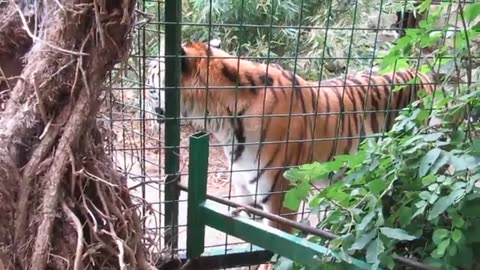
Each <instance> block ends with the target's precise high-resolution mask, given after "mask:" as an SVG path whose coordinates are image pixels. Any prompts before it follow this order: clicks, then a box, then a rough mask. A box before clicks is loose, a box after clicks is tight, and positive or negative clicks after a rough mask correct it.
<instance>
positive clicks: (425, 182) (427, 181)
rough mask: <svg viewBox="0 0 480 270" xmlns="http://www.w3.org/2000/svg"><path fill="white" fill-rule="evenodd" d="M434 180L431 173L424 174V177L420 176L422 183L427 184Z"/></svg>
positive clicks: (434, 177) (435, 178)
mask: <svg viewBox="0 0 480 270" xmlns="http://www.w3.org/2000/svg"><path fill="white" fill-rule="evenodd" d="M436 180H437V177H436V176H434V175H432V174H429V175H426V176H425V177H423V178H422V185H424V186H428V185H430V184H431V183H434V182H435V181H436Z"/></svg>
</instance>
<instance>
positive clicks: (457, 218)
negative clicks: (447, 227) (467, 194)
mask: <svg viewBox="0 0 480 270" xmlns="http://www.w3.org/2000/svg"><path fill="white" fill-rule="evenodd" d="M452 223H453V226H455V227H457V228H462V227H463V225H465V220H464V219H463V218H462V217H461V216H455V217H454V218H453V220H452Z"/></svg>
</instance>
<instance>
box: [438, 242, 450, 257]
mask: <svg viewBox="0 0 480 270" xmlns="http://www.w3.org/2000/svg"><path fill="white" fill-rule="evenodd" d="M448 245H450V238H447V239H445V240H443V241H442V242H441V243H440V244H439V245H438V247H437V249H438V254H439V255H440V254H441V255H442V256H443V255H445V251H446V250H447V248H448Z"/></svg>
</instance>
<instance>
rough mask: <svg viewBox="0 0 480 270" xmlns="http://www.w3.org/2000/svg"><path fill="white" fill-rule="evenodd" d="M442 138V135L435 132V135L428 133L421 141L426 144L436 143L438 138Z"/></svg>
mask: <svg viewBox="0 0 480 270" xmlns="http://www.w3.org/2000/svg"><path fill="white" fill-rule="evenodd" d="M442 136H443V133H441V132H436V133H430V134H427V135H425V136H423V140H424V141H426V142H436V141H438V139H440V137H442Z"/></svg>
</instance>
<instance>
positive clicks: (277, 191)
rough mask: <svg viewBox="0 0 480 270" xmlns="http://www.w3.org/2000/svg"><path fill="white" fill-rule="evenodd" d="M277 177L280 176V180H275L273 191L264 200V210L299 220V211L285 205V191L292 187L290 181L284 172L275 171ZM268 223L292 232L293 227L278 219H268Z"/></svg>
mask: <svg viewBox="0 0 480 270" xmlns="http://www.w3.org/2000/svg"><path fill="white" fill-rule="evenodd" d="M274 175H276V177H280V178H279V179H278V181H275V182H274V183H275V184H274V185H275V186H274V187H272V189H271V193H270V194H269V195H268V198H266V200H264V203H263V206H264V210H265V211H267V212H269V213H271V214H274V215H278V216H281V217H283V218H286V219H289V220H292V221H297V216H298V213H297V211H295V210H291V209H289V208H287V207H285V206H284V205H283V201H284V199H285V193H286V192H287V190H288V189H289V188H290V187H289V183H288V181H287V180H286V179H285V178H284V177H283V173H278V172H277V173H274ZM267 224H268V225H269V226H271V227H274V228H277V229H279V230H282V231H285V232H288V233H292V232H293V228H292V227H291V226H290V225H288V224H283V223H279V222H277V221H273V220H268V221H267Z"/></svg>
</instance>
